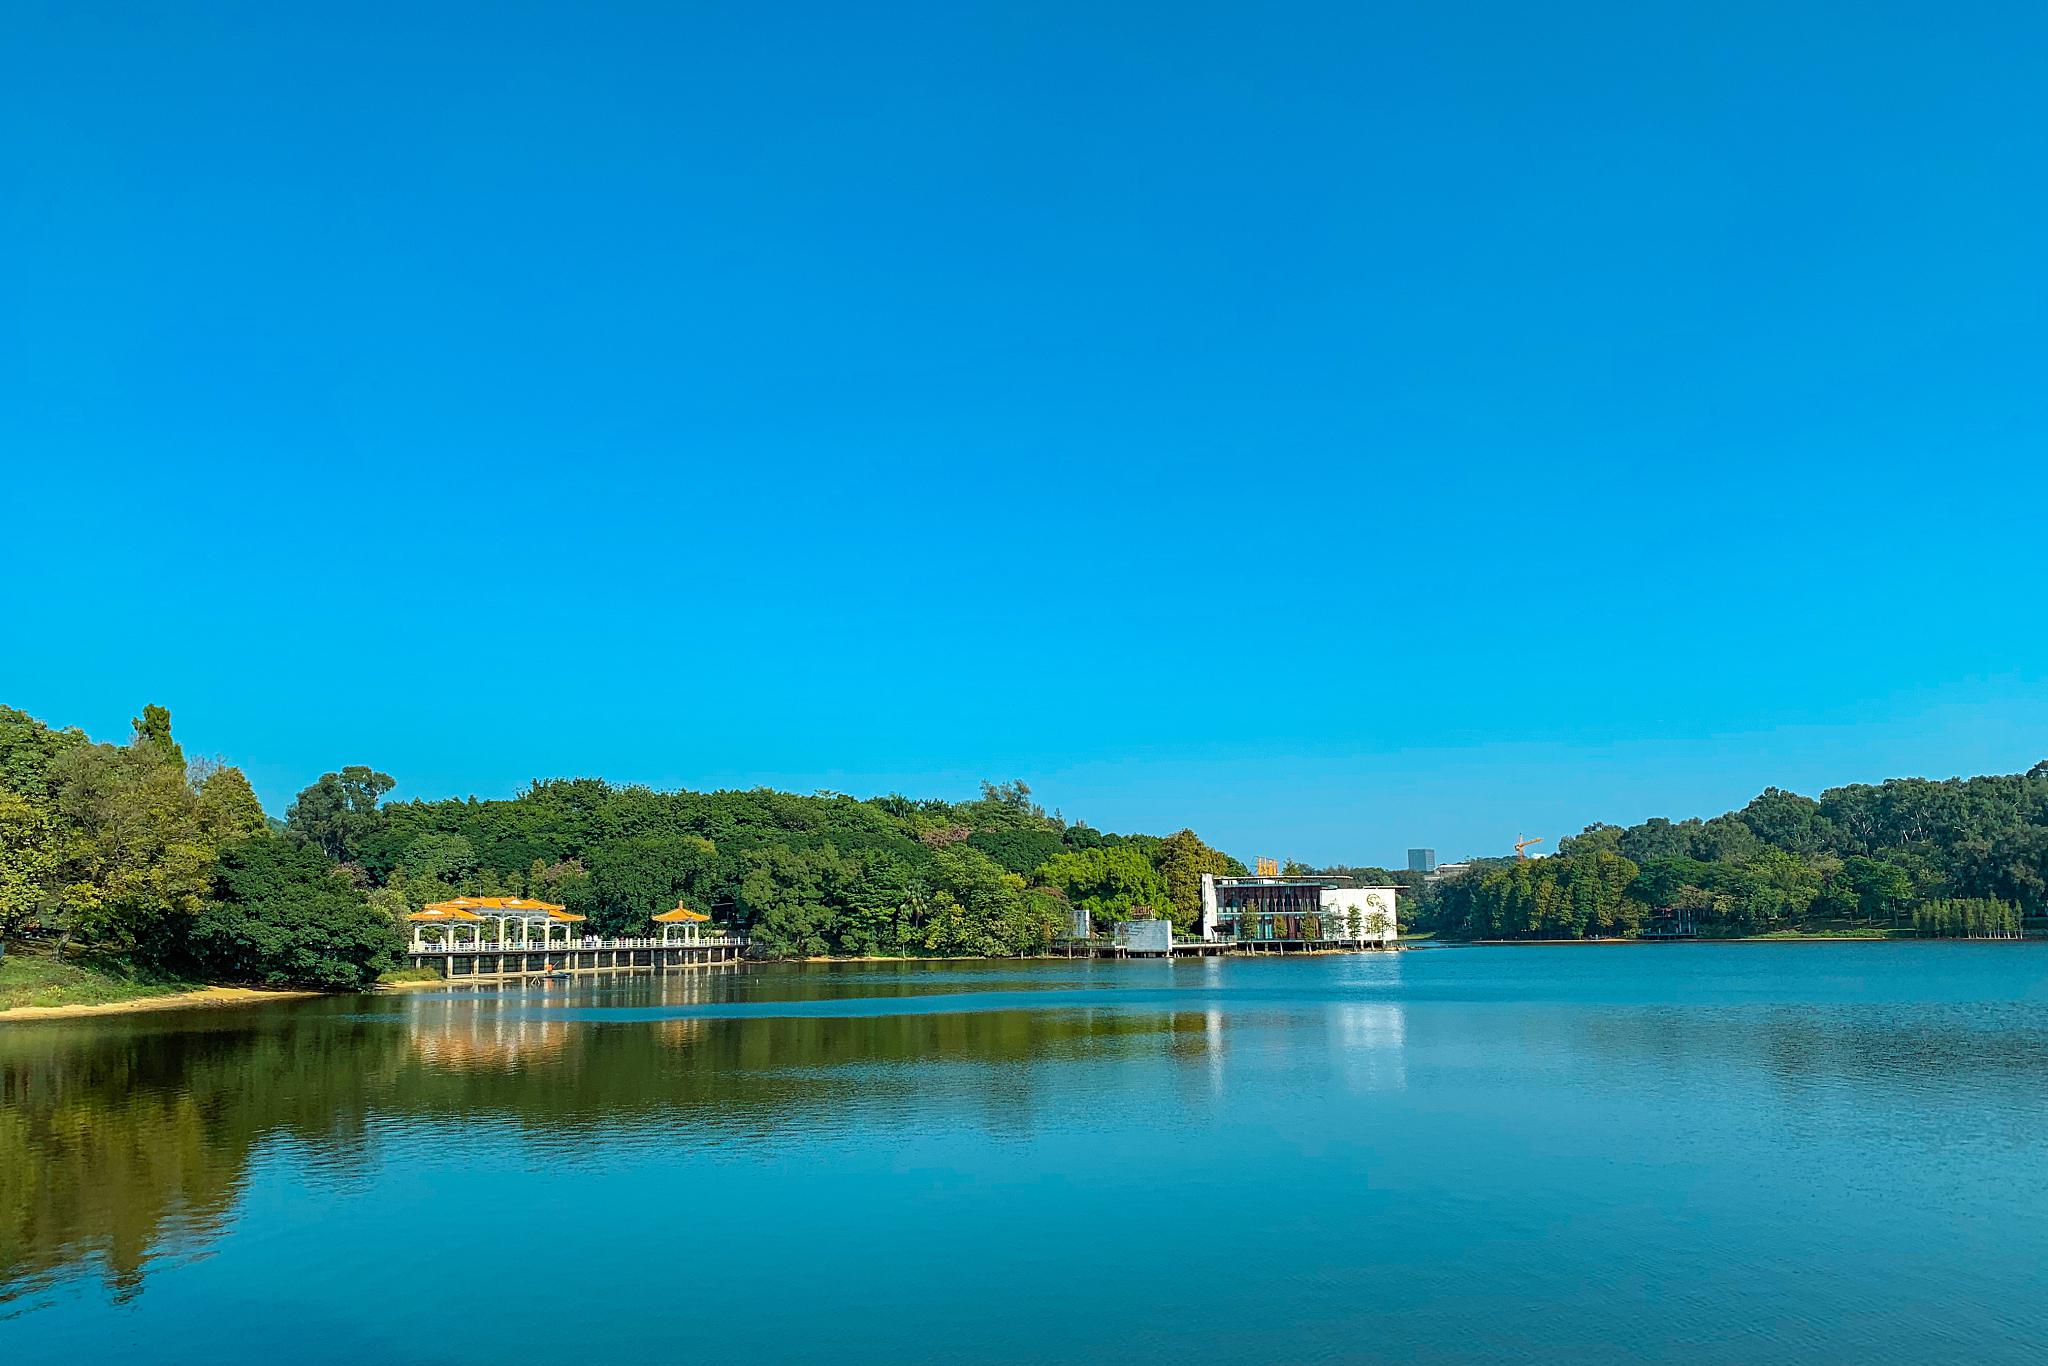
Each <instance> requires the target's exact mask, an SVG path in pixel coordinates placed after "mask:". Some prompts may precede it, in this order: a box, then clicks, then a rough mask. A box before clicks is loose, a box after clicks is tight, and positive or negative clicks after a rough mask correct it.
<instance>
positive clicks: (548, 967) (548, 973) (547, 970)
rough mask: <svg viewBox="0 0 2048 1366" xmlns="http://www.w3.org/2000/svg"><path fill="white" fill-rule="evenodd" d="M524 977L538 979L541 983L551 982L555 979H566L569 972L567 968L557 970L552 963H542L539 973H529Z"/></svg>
mask: <svg viewBox="0 0 2048 1366" xmlns="http://www.w3.org/2000/svg"><path fill="white" fill-rule="evenodd" d="M526 975H527V976H528V977H538V978H540V979H541V980H542V981H552V980H553V979H555V978H557V977H567V976H568V975H569V970H568V969H567V968H558V967H556V966H555V965H554V964H553V963H542V964H541V965H540V971H539V972H529V973H527V974H526Z"/></svg>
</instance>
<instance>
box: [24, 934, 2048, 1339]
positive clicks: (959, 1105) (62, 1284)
mask: <svg viewBox="0 0 2048 1366" xmlns="http://www.w3.org/2000/svg"><path fill="white" fill-rule="evenodd" d="M2044 1082H2048V946H2033V945H2008V944H1995V945H1966V944H1925V945H1920V944H1826V945H1814V944H1793V945H1726V946H1705V945H1670V946H1645V947H1625V948H1556V949H1543V948H1525V949H1508V948H1496V949H1488V948H1466V949H1431V950H1424V951H1420V952H1412V953H1404V954H1380V955H1367V956H1357V957H1341V958H1318V959H1298V960H1286V961H1278V960H1232V961H1186V962H1179V963H1171V964H1169V963H1159V962H1130V963H1109V962H1102V963H1096V962H1080V963H1072V964H1067V963H1032V964H901V965H899V964H859V965H820V966H804V967H748V968H738V969H707V970H702V971H697V972H693V973H688V974H680V975H674V976H669V977H664V978H651V977H629V978H621V979H617V980H614V981H610V982H588V983H585V982H578V983H568V984H565V983H548V984H545V985H536V986H534V987H531V988H528V989H525V990H506V991H497V990H485V991H441V992H431V993H421V994H415V995H409V996H392V997H375V998H360V999H334V1000H319V1001H311V1002H303V1003H294V1004H281V1005H278V1006H274V1007H264V1008H260V1009H250V1010H243V1011H231V1010H222V1011H213V1012H179V1013H175V1014H159V1015H149V1016H134V1017H130V1018H128V1019H123V1020H102V1021H95V1022H90V1023H65V1024H56V1023H46V1024H34V1025H0V1360H8V1361H22V1362H29V1361H34V1362H42V1363H59V1362H69V1361H95V1362H181V1361H191V1362H206V1363H208V1364H209V1366H226V1364H231V1363H241V1362H251V1363H256V1362H260V1363H263V1364H264V1366H276V1363H278V1362H279V1361H286V1362H290V1363H294V1364H295V1366H311V1364H312V1363H324V1362H330V1361H331V1362H343V1361H347V1362H363V1361H380V1362H437V1363H438V1362H446V1363H472V1362H476V1363H481V1362H490V1363H494V1364H501V1363H505V1362H510V1361H572V1362H578V1363H592V1366H595V1364H596V1363H641V1362H697V1361H702V1362H719V1363H733V1362H781V1361H805V1362H833V1363H868V1362H902V1361H928V1362H1022V1363H1055V1362H1072V1361H1114V1362H1117V1363H1120V1366H1131V1364H1132V1363H1141V1362H1173V1363H1202V1362H1244V1361H1273V1362H1316V1361H1329V1362H1350V1361H1359V1362H1372V1361H1389V1362H1395V1361H1398V1362H1436V1361H1445V1362H1449V1361H1527V1360H1549V1361H1569V1362H1603V1361H1613V1362H1623V1361H1642V1360H1650V1361H1686V1362H1703V1361H1704V1362H1715V1361H1725V1362H1768V1361H1817V1360H1827V1361H1856V1362H1927V1361H1937V1360H1951V1361H1957V1360H1970V1361H1975V1362H1999V1361H2011V1362H2021V1361H2027V1362H2039V1361H2041V1360H2043V1359H2044V1357H2048V1089H2044Z"/></svg>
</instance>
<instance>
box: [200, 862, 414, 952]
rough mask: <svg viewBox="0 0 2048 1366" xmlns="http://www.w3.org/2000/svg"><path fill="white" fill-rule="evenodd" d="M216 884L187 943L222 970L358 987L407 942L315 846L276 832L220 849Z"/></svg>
mask: <svg viewBox="0 0 2048 1366" xmlns="http://www.w3.org/2000/svg"><path fill="white" fill-rule="evenodd" d="M212 893H213V894H212V897H211V898H210V899H209V900H208V902H207V904H206V906H205V908H204V909H203V910H202V911H200V913H199V915H198V916H197V918H196V919H195V920H194V921H193V924H192V927H191V936H190V945H191V950H190V951H191V954H192V959H193V961H194V963H195V964H196V965H197V966H198V967H199V969H200V970H201V971H202V972H205V973H207V974H209V975H210V976H212V977H214V978H216V979H218V980H223V981H232V982H251V983H257V984H260V985H264V986H301V987H318V988H321V989H324V990H329V991H345V990H356V989H360V988H363V987H367V986H369V985H370V984H371V983H373V982H375V981H376V980H377V975H378V974H379V973H380V972H383V971H384V970H386V969H387V968H389V967H391V966H392V964H393V963H395V962H396V961H397V956H398V954H399V952H400V951H401V950H402V949H403V947H404V946H403V943H402V941H401V940H400V938H399V933H398V929H397V927H396V926H395V925H394V924H393V923H392V920H391V917H390V915H389V914H388V913H387V912H385V911H381V910H379V909H378V908H376V907H373V906H371V905H370V903H369V900H368V898H366V897H365V896H364V895H363V893H362V892H361V891H360V890H358V889H357V888H356V887H355V886H353V885H352V884H351V883H350V882H349V881H348V879H347V878H345V877H342V876H340V875H339V874H338V873H337V872H336V870H335V868H334V866H333V865H332V864H330V863H329V862H328V861H327V860H326V859H325V858H324V857H322V856H321V854H320V852H319V851H318V850H317V849H314V848H312V847H310V846H306V845H299V844H294V843H292V842H291V841H289V840H284V839H279V838H277V837H275V836H270V835H261V836H258V837H257V838H255V839H251V840H245V841H243V842H242V843H240V844H236V845H231V846H230V847H228V848H227V849H224V850H222V851H221V854H220V857H219V859H218V860H217V861H216V863H215V865H214V868H213V887H212Z"/></svg>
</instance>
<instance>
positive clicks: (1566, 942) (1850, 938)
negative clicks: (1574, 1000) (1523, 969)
mask: <svg viewBox="0 0 2048 1366" xmlns="http://www.w3.org/2000/svg"><path fill="white" fill-rule="evenodd" d="M1436 942H1437V943H1439V944H1441V945H1443V946H1444V947H1445V948H1456V947H1459V946H1463V947H1467V948H1488V949H1563V948H1612V947H1615V946H1616V945H1628V944H2038V943H2041V942H2042V940H2041V939H2040V938H2039V937H2038V936H2026V935H2022V936H2020V937H2018V938H2009V937H2006V936H1994V937H1987V938H1983V939H1953V938H1946V937H1942V936H1937V935H1912V934H1744V935H1730V936H1728V937H1726V938H1715V939H1709V938H1704V937H1702V938H1695V939H1439V940H1437V941H1436Z"/></svg>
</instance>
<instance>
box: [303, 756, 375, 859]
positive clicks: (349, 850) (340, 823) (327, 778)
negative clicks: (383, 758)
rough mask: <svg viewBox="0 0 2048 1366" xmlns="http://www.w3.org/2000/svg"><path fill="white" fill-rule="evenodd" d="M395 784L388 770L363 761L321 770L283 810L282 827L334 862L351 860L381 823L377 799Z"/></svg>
mask: <svg viewBox="0 0 2048 1366" xmlns="http://www.w3.org/2000/svg"><path fill="white" fill-rule="evenodd" d="M397 785H398V780H397V779H395V778H393V777H392V776H391V775H390V774H388V773H379V772H377V771H376V770H374V769H371V768H367V767H365V766H364V765H362V764H350V765H349V766H348V767H346V768H344V769H342V770H341V771H340V772H339V773H323V774H321V775H320V780H319V781H318V782H316V783H314V784H313V785H312V786H311V787H308V788H306V789H305V790H304V791H303V792H301V793H299V796H298V800H296V801H294V802H293V803H292V804H291V808H290V809H289V810H288V811H286V812H285V816H284V823H285V828H286V829H288V830H290V831H291V832H292V833H293V834H294V835H297V836H298V837H299V838H300V839H303V840H305V841H306V842H307V843H309V844H313V845H317V846H318V847H319V848H320V849H321V850H322V851H324V852H325V853H326V855H327V857H329V858H331V859H333V860H334V861H335V862H337V863H343V862H348V861H352V860H354V859H355V858H356V857H357V856H358V854H359V853H360V852H361V851H362V849H363V846H364V845H365V844H366V843H368V841H369V840H370V838H371V837H372V836H373V835H374V834H375V833H376V832H377V831H378V830H379V829H380V827H381V826H382V825H383V820H382V813H380V812H379V811H378V810H377V802H378V801H379V799H381V798H382V797H383V796H384V794H385V793H387V792H389V791H390V790H391V789H392V788H394V787H396V786H397Z"/></svg>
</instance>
